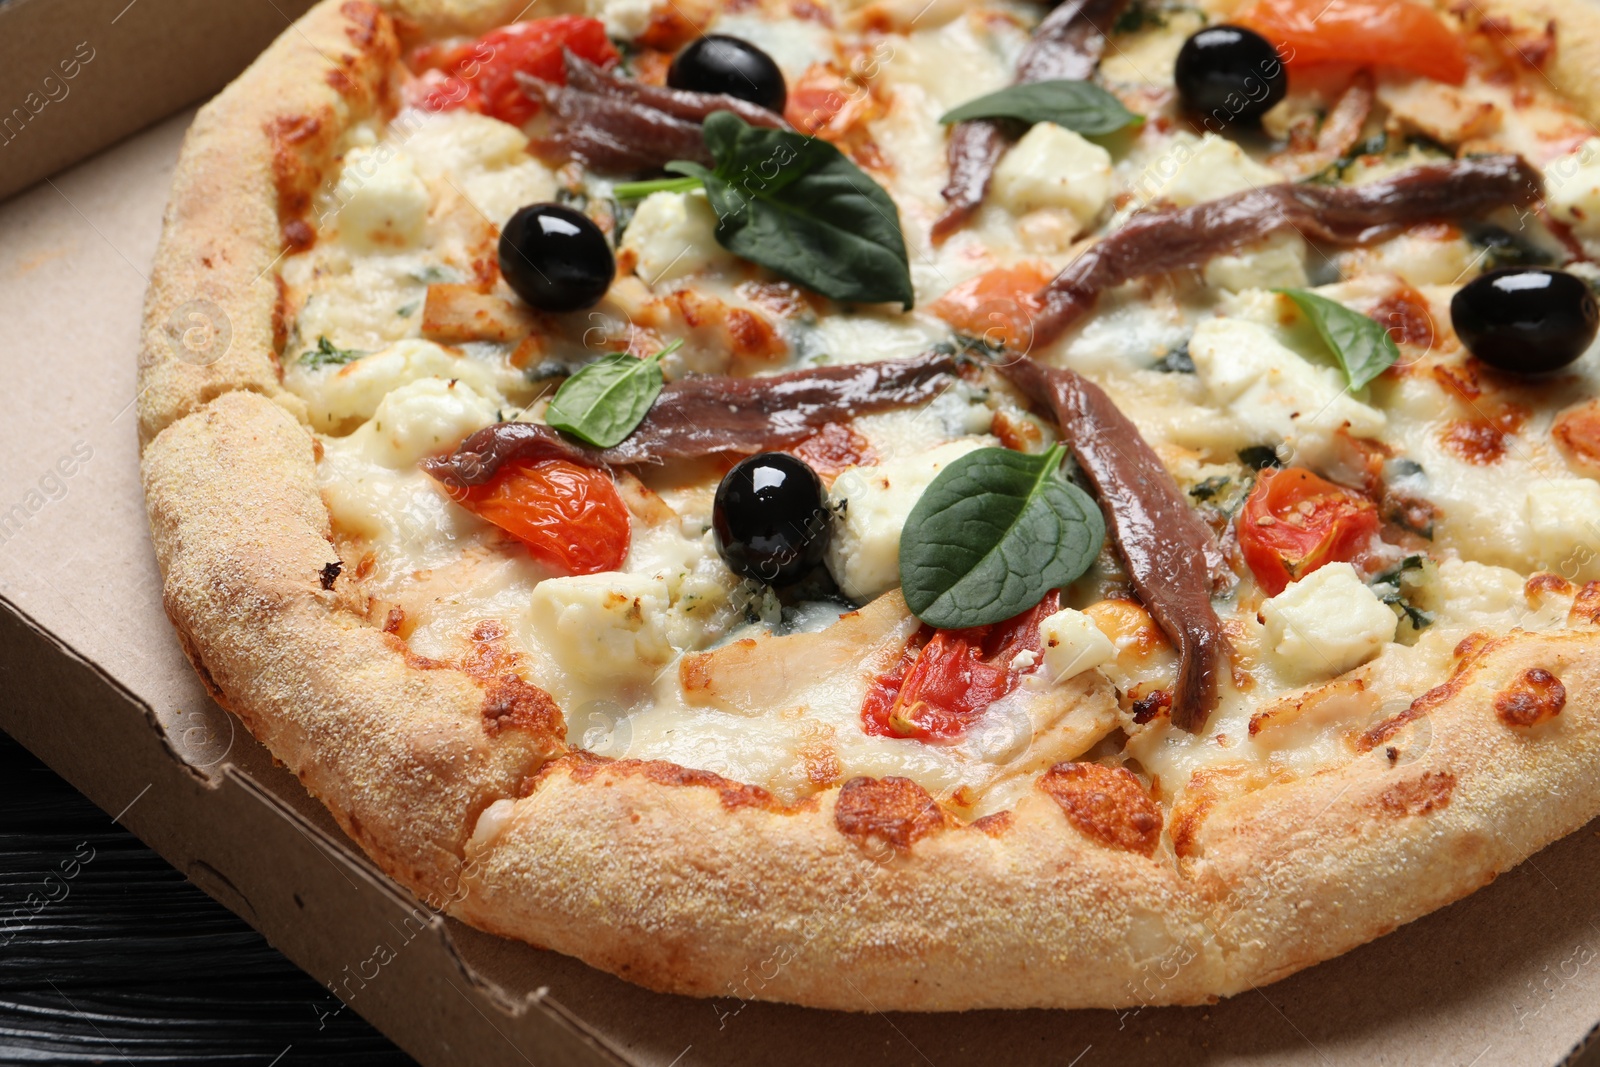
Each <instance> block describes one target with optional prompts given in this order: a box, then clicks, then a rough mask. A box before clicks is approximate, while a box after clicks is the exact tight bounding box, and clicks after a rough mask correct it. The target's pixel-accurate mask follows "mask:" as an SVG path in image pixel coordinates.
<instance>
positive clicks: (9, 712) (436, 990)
mask: <svg viewBox="0 0 1600 1067" xmlns="http://www.w3.org/2000/svg"><path fill="white" fill-rule="evenodd" d="M0 650H3V653H0V729H4V730H5V731H6V732H7V733H9V734H11V735H12V736H13V737H15V738H16V739H17V740H18V741H20V742H21V743H22V744H23V745H25V746H26V747H27V748H28V749H29V750H31V751H32V752H33V753H34V754H35V755H37V756H38V757H39V758H40V759H42V760H44V761H45V762H46V763H48V764H49V765H50V766H51V767H52V768H54V769H55V770H56V771H57V772H58V773H60V774H61V775H62V777H64V778H66V779H67V781H69V782H70V783H72V785H73V786H75V787H76V788H78V789H80V790H82V791H83V792H84V793H85V794H86V795H87V796H88V797H89V799H90V800H92V801H94V802H95V803H96V804H97V805H99V806H100V807H101V808H102V809H103V810H104V811H105V812H106V813H107V814H108V815H111V816H112V817H114V818H115V819H116V821H118V822H120V823H121V824H122V825H123V826H126V827H127V828H128V829H130V830H132V831H133V832H134V833H135V834H137V835H138V836H139V837H140V838H141V839H142V840H144V841H145V842H146V843H147V844H149V845H150V846H151V847H152V848H154V849H155V850H156V851H157V852H159V853H160V854H161V855H162V856H163V857H164V858H165V859H166V860H167V861H168V862H170V863H172V864H173V866H175V867H177V868H178V869H179V870H180V871H182V872H183V873H184V874H185V875H187V876H188V877H189V879H190V880H191V881H193V882H194V883H195V884H197V885H199V886H200V887H201V888H202V889H204V890H205V891H206V892H207V893H208V894H210V895H211V896H212V897H213V898H215V899H216V900H217V901H219V902H220V903H221V904H223V905H225V906H226V907H228V908H229V909H230V910H232V911H234V912H235V913H237V914H238V915H239V916H240V917H241V918H243V919H244V920H245V921H247V922H249V923H250V924H251V925H252V926H255V927H256V928H257V929H259V930H260V931H261V932H262V933H263V934H265V935H266V937H267V940H268V941H270V942H271V943H272V945H273V946H274V947H275V948H277V949H279V950H280V951H281V952H283V953H284V954H285V955H286V956H288V957H289V958H290V959H291V960H293V961H294V962H295V963H296V964H298V965H299V966H300V967H302V968H304V969H305V970H306V971H307V972H309V973H310V974H312V975H313V976H315V977H317V978H318V980H319V981H321V982H322V983H323V985H324V986H326V987H327V988H328V990H329V995H328V997H327V998H325V1000H324V1001H323V1002H321V1003H319V1004H308V1005H307V1019H308V1022H309V1023H310V1024H311V1026H314V1025H315V1020H316V1016H317V1015H318V1013H322V1012H338V1011H342V1010H345V1009H346V1008H347V1007H348V1008H349V1009H352V1010H355V1011H357V1012H359V1013H360V1014H361V1015H362V1016H363V1017H365V1018H366V1019H367V1020H368V1021H370V1022H372V1023H373V1025H375V1026H377V1027H378V1028H379V1029H381V1030H383V1032H384V1033H386V1034H387V1035H389V1036H390V1037H391V1038H393V1039H394V1040H395V1041H396V1042H397V1043H398V1044H399V1045H400V1046H401V1047H403V1048H404V1049H406V1051H407V1052H409V1053H411V1054H412V1055H413V1056H415V1057H416V1058H417V1059H418V1060H419V1061H421V1062H422V1063H425V1064H439V1065H445V1064H458V1063H479V1064H503V1065H506V1067H512V1065H520V1064H526V1063H528V1062H530V1061H532V1062H535V1063H539V1064H553V1065H563V1067H565V1065H570V1067H613V1065H616V1064H619V1063H621V1062H622V1061H621V1060H619V1059H618V1058H616V1057H615V1056H613V1055H611V1054H609V1053H607V1052H606V1050H605V1049H603V1048H602V1047H601V1046H600V1045H599V1044H598V1043H597V1042H596V1041H594V1040H593V1039H591V1038H588V1037H586V1036H585V1035H583V1034H581V1033H580V1032H578V1030H577V1029H575V1028H573V1027H572V1026H570V1025H568V1024H567V1023H566V1022H565V1021H563V1020H561V1019H560V1018H559V1017H558V1016H557V1015H556V1014H555V1013H554V1012H553V1011H552V1010H551V1009H550V1008H548V1007H546V1006H543V1005H540V1004H533V1003H528V1004H523V1005H520V1006H517V1007H520V1010H515V1011H512V1012H508V1011H507V1010H506V1008H507V1005H505V1004H504V1003H503V1002H497V1000H496V998H495V994H493V993H491V992H490V991H489V990H487V989H486V988H485V987H483V986H482V985H480V984H478V983H476V982H475V981H474V979H473V978H471V977H470V976H469V974H468V972H467V971H466V969H465V968H464V967H463V966H462V965H461V962H460V960H459V959H458V957H457V956H456V954H455V951H454V949H453V948H452V946H451V944H450V939H449V937H448V935H447V933H446V931H445V929H444V921H443V920H442V919H441V918H440V917H439V916H438V915H437V914H436V913H435V912H434V911H432V910H431V909H429V908H428V907H427V906H425V905H423V904H419V903H417V902H416V901H413V900H411V899H410V898H408V897H406V896H405V895H404V894H402V893H400V892H399V891H398V890H397V889H395V888H394V887H392V886H390V885H388V884H387V883H385V882H381V881H377V880H375V879H374V878H373V877H372V876H371V875H370V874H369V872H368V870H367V869H365V867H364V865H361V864H358V863H353V862H351V860H350V858H349V856H348V854H347V853H346V851H345V850H346V848H347V847H348V846H345V845H342V844H340V843H338V842H336V841H334V840H332V839H331V838H329V837H328V836H327V835H325V834H324V832H323V831H322V830H321V829H320V828H319V827H317V826H315V825H314V824H311V823H309V822H307V821H305V820H303V819H302V818H300V817H299V816H298V815H297V814H295V813H294V812H292V811H290V810H289V809H287V808H285V807H283V806H282V805H280V804H278V803H276V802H275V801H274V800H273V799H272V798H271V796H270V795H269V794H267V793H266V792H264V791H263V790H261V789H260V788H259V787H257V786H255V785H254V784H253V783H252V782H251V781H250V779H248V778H247V777H245V776H243V775H241V774H238V773H224V774H222V775H220V776H219V777H217V778H215V779H212V780H209V781H208V780H207V779H205V778H204V777H203V776H202V775H200V774H198V773H196V772H195V771H193V770H191V769H189V768H188V767H186V766H185V765H183V764H182V763H181V762H180V761H179V760H178V759H177V757H176V755H175V754H174V752H173V751H172V749H171V747H170V746H169V745H168V744H167V743H166V740H165V738H164V736H163V735H162V734H161V733H160V732H158V730H157V729H156V728H155V726H154V725H153V720H152V718H151V716H150V714H149V711H148V709H147V708H144V707H142V706H141V705H140V703H139V702H138V701H137V700H136V699H135V698H133V697H132V696H131V695H130V694H128V693H127V692H125V691H124V690H122V689H121V688H120V687H118V686H116V685H115V684H114V683H112V682H110V681H109V680H107V679H106V678H105V677H104V676H103V675H102V674H100V672H98V671H96V670H95V669H94V668H93V667H92V666H90V665H89V664H87V663H85V662H84V661H83V660H81V659H79V658H78V657H77V656H75V655H73V654H72V653H70V652H68V651H67V650H65V649H63V648H62V647H61V645H60V644H59V643H58V642H56V641H55V640H53V639H52V638H50V637H49V636H48V635H46V634H45V633H43V632H42V631H41V630H39V629H38V628H36V627H35V626H33V625H31V624H30V623H29V622H28V621H26V620H25V619H24V618H23V617H22V616H20V615H19V614H17V613H16V611H15V609H14V608H13V607H12V606H11V605H9V604H7V603H5V602H4V601H3V600H0ZM235 743H236V744H240V745H249V746H253V745H254V741H252V740H251V739H250V738H249V737H248V736H244V737H241V738H240V739H239V740H237V741H236V742H235ZM441 903H442V902H441Z"/></svg>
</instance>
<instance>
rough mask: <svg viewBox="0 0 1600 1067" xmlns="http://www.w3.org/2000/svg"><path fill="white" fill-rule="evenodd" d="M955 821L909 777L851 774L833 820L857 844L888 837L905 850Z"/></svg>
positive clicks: (835, 807)
mask: <svg viewBox="0 0 1600 1067" xmlns="http://www.w3.org/2000/svg"><path fill="white" fill-rule="evenodd" d="M953 822H954V820H953V819H951V817H950V816H949V815H947V814H946V813H945V810H944V809H943V808H941V807H940V806H939V802H938V801H936V800H934V799H933V797H932V796H931V795H929V793H928V791H927V790H926V789H924V788H922V787H921V786H920V785H918V784H917V783H916V782H913V781H912V780H911V779H909V778H897V777H895V776H893V775H891V776H889V777H887V778H882V779H879V778H852V779H850V780H849V781H848V782H846V783H845V784H844V787H843V788H842V789H840V790H839V800H838V802H837V803H836V804H835V805H834V809H833V824H834V825H835V826H837V827H838V828H839V832H840V833H841V834H844V835H845V836H846V837H848V838H850V839H851V840H853V841H855V842H856V843H857V844H862V845H864V844H868V843H869V842H871V841H872V840H874V839H877V840H880V841H886V842H888V843H889V844H890V845H892V846H893V847H894V848H897V849H899V850H901V851H902V852H903V851H905V850H907V849H909V848H910V847H911V846H912V845H914V844H915V843H916V842H918V841H920V840H922V839H923V838H924V837H927V836H928V835H929V834H931V833H933V832H934V831H935V830H942V829H944V828H945V827H946V826H950V825H952V824H953Z"/></svg>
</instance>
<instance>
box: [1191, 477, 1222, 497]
mask: <svg viewBox="0 0 1600 1067" xmlns="http://www.w3.org/2000/svg"><path fill="white" fill-rule="evenodd" d="M1231 481H1233V479H1232V478H1229V477H1227V476H1226V475H1222V474H1219V475H1217V476H1215V477H1213V478H1207V479H1206V480H1205V481H1203V482H1201V483H1200V484H1199V485H1196V486H1195V487H1194V488H1192V489H1190V490H1189V495H1190V496H1192V497H1194V498H1195V499H1196V500H1199V501H1202V502H1204V501H1207V500H1210V499H1211V498H1212V497H1214V496H1216V495H1217V494H1218V493H1220V492H1222V491H1223V490H1224V489H1226V488H1227V487H1228V483H1229V482H1231Z"/></svg>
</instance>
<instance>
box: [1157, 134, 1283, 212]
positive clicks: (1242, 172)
mask: <svg viewBox="0 0 1600 1067" xmlns="http://www.w3.org/2000/svg"><path fill="white" fill-rule="evenodd" d="M1281 181H1283V175H1281V174H1279V173H1278V172H1277V171H1275V170H1273V169H1272V168H1271V167H1268V166H1265V165H1263V164H1261V163H1257V162H1256V161H1255V160H1253V159H1251V158H1250V157H1249V156H1247V155H1246V154H1245V152H1244V149H1242V148H1240V147H1239V146H1238V145H1237V144H1235V143H1234V142H1232V141H1230V140H1228V139H1227V138H1225V137H1218V136H1217V135H1216V134H1214V133H1208V134H1206V135H1205V136H1204V137H1202V138H1200V139H1199V140H1198V141H1194V140H1192V139H1188V138H1173V140H1172V141H1171V142H1170V144H1169V145H1168V147H1167V149H1166V150H1165V151H1164V152H1162V153H1161V155H1160V156H1158V157H1157V158H1156V159H1155V160H1153V161H1152V162H1151V163H1150V164H1148V165H1147V166H1146V167H1145V169H1144V171H1143V173H1141V174H1140V175H1139V177H1138V178H1137V179H1135V180H1134V182H1133V193H1134V195H1135V196H1136V197H1137V198H1138V201H1139V202H1140V203H1146V204H1148V203H1150V202H1152V201H1157V200H1162V201H1166V202H1167V203H1169V204H1174V205H1176V206H1178V207H1189V206H1190V205H1192V204H1203V203H1205V202H1206V201H1208V200H1218V199H1221V198H1222V197H1224V196H1228V195H1230V194H1232V193H1237V192H1242V191H1243V190H1245V189H1255V188H1257V187H1259V186H1262V185H1273V184H1276V183H1277V182H1281Z"/></svg>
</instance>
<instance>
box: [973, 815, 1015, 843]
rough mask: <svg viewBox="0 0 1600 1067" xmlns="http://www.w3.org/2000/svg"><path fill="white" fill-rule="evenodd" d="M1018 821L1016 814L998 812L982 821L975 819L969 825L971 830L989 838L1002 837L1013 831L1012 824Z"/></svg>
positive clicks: (984, 817)
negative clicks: (1008, 831) (1010, 830)
mask: <svg viewBox="0 0 1600 1067" xmlns="http://www.w3.org/2000/svg"><path fill="white" fill-rule="evenodd" d="M1016 821H1017V817H1016V815H1015V813H1013V812H1009V811H997V812H995V813H994V814H992V815H985V816H983V818H981V819H973V820H972V821H971V822H970V823H968V824H967V828H968V829H969V830H977V831H978V832H979V833H981V834H986V835H988V836H989V837H1001V836H1003V835H1004V834H1005V832H1006V831H1007V830H1009V829H1011V824H1012V823H1014V822H1016Z"/></svg>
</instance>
